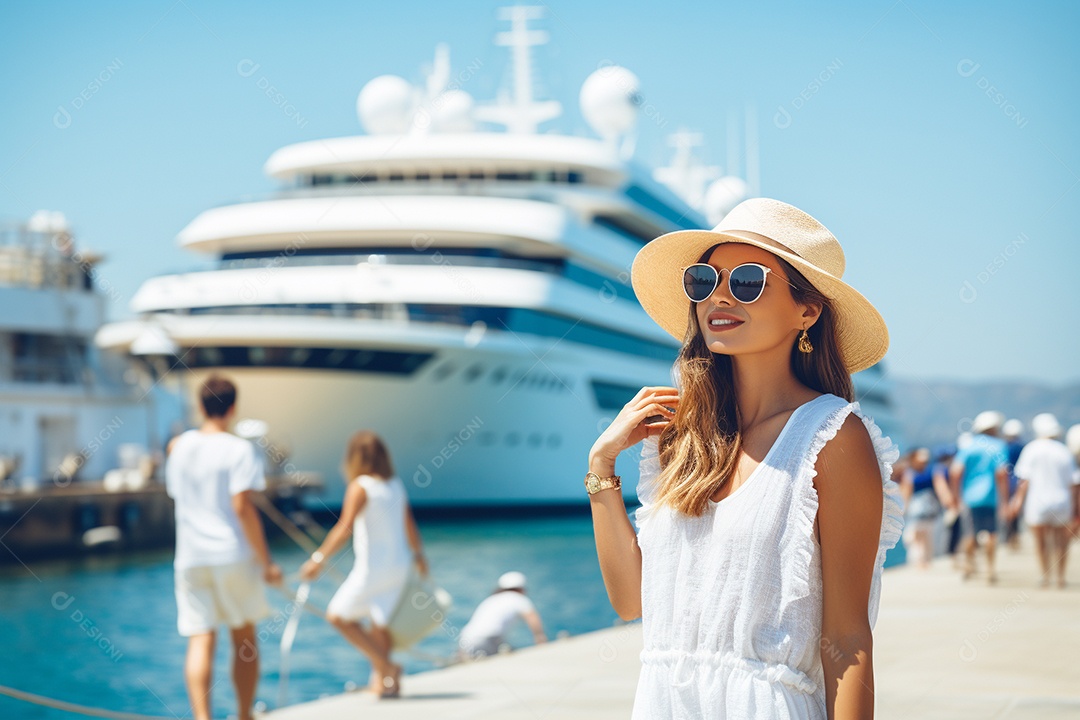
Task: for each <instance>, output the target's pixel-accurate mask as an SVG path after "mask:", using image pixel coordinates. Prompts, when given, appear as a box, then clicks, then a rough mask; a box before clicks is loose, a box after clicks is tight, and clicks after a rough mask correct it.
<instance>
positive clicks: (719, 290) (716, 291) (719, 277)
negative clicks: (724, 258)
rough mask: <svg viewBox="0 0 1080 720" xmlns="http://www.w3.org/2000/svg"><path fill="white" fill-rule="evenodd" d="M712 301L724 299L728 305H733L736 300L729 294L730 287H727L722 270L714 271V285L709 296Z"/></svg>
mask: <svg viewBox="0 0 1080 720" xmlns="http://www.w3.org/2000/svg"><path fill="white" fill-rule="evenodd" d="M709 297H710V298H712V299H713V300H714V301H716V302H719V301H721V300H722V301H724V302H726V303H727V304H728V305H734V304H735V303H736V302H737V301H736V300H735V298H734V297H732V295H731V288H729V287H728V281H727V280H725V279H724V270H718V271H717V273H716V287H715V288H713V291H712V295H710V296H709Z"/></svg>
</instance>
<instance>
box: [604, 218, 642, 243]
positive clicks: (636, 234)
mask: <svg viewBox="0 0 1080 720" xmlns="http://www.w3.org/2000/svg"><path fill="white" fill-rule="evenodd" d="M593 224H594V225H599V226H600V227H602V228H606V229H608V230H611V231H612V232H616V233H618V234H619V235H622V236H623V237H625V238H629V239H630V240H633V241H634V242H637V243H641V244H642V245H644V244H645V243H647V242H649V241H650V240H652V239H653V238H654V237H655V236H654V235H652V234H649V233H644V232H642V231H641V230H639V229H638V228H636V227H634V226H633V225H631V224H630V223H628V222H626V220H624V219H623V218H620V217H617V216H615V215H596V216H594V217H593Z"/></svg>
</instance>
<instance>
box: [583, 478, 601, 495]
mask: <svg viewBox="0 0 1080 720" xmlns="http://www.w3.org/2000/svg"><path fill="white" fill-rule="evenodd" d="M585 489H586V490H588V491H589V492H591V493H594V492H596V491H597V490H599V489H600V478H598V477H596V476H595V475H590V476H589V477H588V478H587V479H586V480H585Z"/></svg>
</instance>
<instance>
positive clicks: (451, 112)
mask: <svg viewBox="0 0 1080 720" xmlns="http://www.w3.org/2000/svg"><path fill="white" fill-rule="evenodd" d="M474 105H475V103H474V102H473V97H472V95H470V94H469V93H467V92H465V91H464V90H447V91H446V92H444V93H440V94H439V95H437V96H436V97H435V99H434V100H432V101H431V111H432V115H433V116H434V117H433V120H434V124H435V129H436V130H439V131H440V132H469V131H471V130H472V129H473V118H472V112H473V106H474Z"/></svg>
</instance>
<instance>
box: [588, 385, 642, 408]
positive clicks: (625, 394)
mask: <svg viewBox="0 0 1080 720" xmlns="http://www.w3.org/2000/svg"><path fill="white" fill-rule="evenodd" d="M592 390H593V397H594V398H595V399H596V404H597V405H598V406H599V407H600V408H601V409H602V410H622V408H623V406H624V405H626V403H628V402H630V401H631V400H633V399H634V396H635V395H637V394H638V391H639V390H641V388H640V387H636V386H634V385H622V384H619V383H611V382H604V381H603V380H593V381H592Z"/></svg>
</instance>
